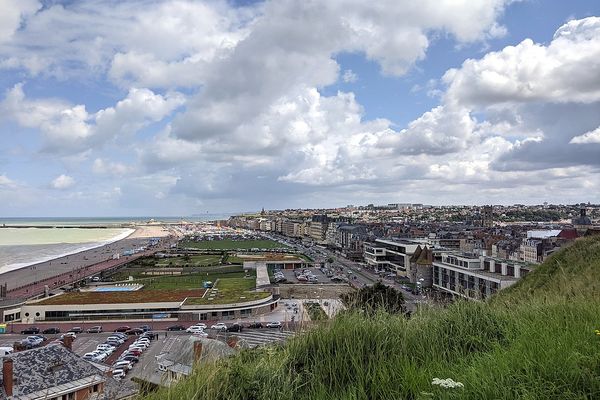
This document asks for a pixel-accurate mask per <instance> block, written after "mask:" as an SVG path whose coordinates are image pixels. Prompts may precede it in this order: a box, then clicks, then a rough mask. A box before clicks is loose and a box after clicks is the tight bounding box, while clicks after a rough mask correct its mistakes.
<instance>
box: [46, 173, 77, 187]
mask: <svg viewBox="0 0 600 400" xmlns="http://www.w3.org/2000/svg"><path fill="white" fill-rule="evenodd" d="M73 185H75V179H73V178H72V177H70V176H69V175H65V174H62V175H59V176H57V177H56V178H55V179H53V180H52V182H50V186H51V187H52V188H53V189H58V190H65V189H69V188H70V187H73Z"/></svg>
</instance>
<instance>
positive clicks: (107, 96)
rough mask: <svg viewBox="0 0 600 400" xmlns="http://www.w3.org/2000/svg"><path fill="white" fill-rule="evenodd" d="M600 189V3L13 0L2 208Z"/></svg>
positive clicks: (481, 197) (579, 196) (143, 208)
mask: <svg viewBox="0 0 600 400" xmlns="http://www.w3.org/2000/svg"><path fill="white" fill-rule="evenodd" d="M545 201H547V202H550V203H556V204H567V203H577V202H588V201H590V202H592V203H599V202H600V3H599V2H598V1H596V0H588V1H583V0H572V1H568V2H567V1H553V0H547V1H542V0H522V1H514V0H474V1H466V0H455V1H453V0H444V1H440V0H421V1H418V2H415V1H409V0H406V1H400V0H380V1H377V2H366V1H362V0H343V1H342V0H328V1H326V2H323V1H289V0H276V1H256V2H255V1H239V0H238V1H218V0H215V1H183V0H181V1H157V0H129V1H126V2H123V1H116V0H115V1H112V0H102V1H100V0H86V1H75V0H71V1H60V0H47V1H39V0H0V216H4V217H19V216H22V217H25V216H27V217H36V216H90V217H93V216H136V215H162V216H166V215H172V216H177V215H192V214H203V213H219V212H238V211H250V210H259V209H261V208H262V207H264V208H266V209H285V208H321V207H338V206H344V205H347V204H355V205H361V204H369V203H373V204H388V203H407V202H412V203H425V204H435V205H442V204H514V203H524V204H541V203H543V202H545Z"/></svg>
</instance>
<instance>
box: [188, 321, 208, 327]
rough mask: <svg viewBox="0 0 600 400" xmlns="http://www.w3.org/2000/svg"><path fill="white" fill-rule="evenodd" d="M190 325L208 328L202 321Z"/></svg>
mask: <svg viewBox="0 0 600 400" xmlns="http://www.w3.org/2000/svg"><path fill="white" fill-rule="evenodd" d="M192 326H197V327H200V328H202V329H206V328H208V326H207V325H206V324H205V323H203V322H198V323H197V324H194V325H192Z"/></svg>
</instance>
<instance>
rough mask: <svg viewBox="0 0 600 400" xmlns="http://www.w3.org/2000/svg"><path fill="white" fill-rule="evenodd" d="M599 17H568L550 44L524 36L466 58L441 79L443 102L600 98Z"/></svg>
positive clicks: (473, 103)
mask: <svg viewBox="0 0 600 400" xmlns="http://www.w3.org/2000/svg"><path fill="white" fill-rule="evenodd" d="M599 60H600V17H588V18H584V19H581V20H573V21H569V22H568V23H567V24H565V25H563V26H562V27H560V28H559V29H558V30H557V31H556V33H555V34H554V37H553V39H552V41H551V42H550V44H549V45H544V44H540V43H534V42H533V41H532V40H531V39H525V40H523V41H522V42H521V43H519V44H518V45H516V46H508V47H505V48H504V49H503V50H501V51H496V52H491V53H488V54H486V55H485V56H484V57H483V58H482V59H480V60H467V61H465V62H464V63H463V65H462V66H461V67H460V68H458V69H451V70H449V71H448V72H446V74H445V75H444V77H443V80H444V81H445V82H446V84H447V85H448V90H447V92H446V101H448V102H457V103H460V104H464V105H469V106H475V107H481V106H486V105H493V104H502V103H520V102H533V101H548V102H555V103H568V102H581V103H592V102H597V101H599V100H600V79H598V76H600V61H599Z"/></svg>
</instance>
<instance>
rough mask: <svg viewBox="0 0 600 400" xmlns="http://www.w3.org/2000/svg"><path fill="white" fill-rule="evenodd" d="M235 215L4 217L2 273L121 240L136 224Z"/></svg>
mask: <svg viewBox="0 0 600 400" xmlns="http://www.w3.org/2000/svg"><path fill="white" fill-rule="evenodd" d="M231 215H233V214H208V213H207V214H201V215H194V216H190V217H105V218H1V217H0V274H2V273H4V272H8V271H12V270H15V269H19V268H23V267H26V266H28V265H32V264H37V263H40V262H44V261H48V260H52V259H55V258H59V257H62V256H66V255H69V254H74V253H79V252H80V251H84V250H89V249H93V248H95V247H100V246H103V245H105V244H108V243H112V242H115V241H117V240H121V239H124V238H126V237H127V236H129V235H131V234H132V233H133V232H134V229H132V225H140V224H144V223H148V222H165V223H176V222H179V221H182V220H183V221H188V222H202V221H214V220H221V219H228V218H229V217H230V216H231Z"/></svg>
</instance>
